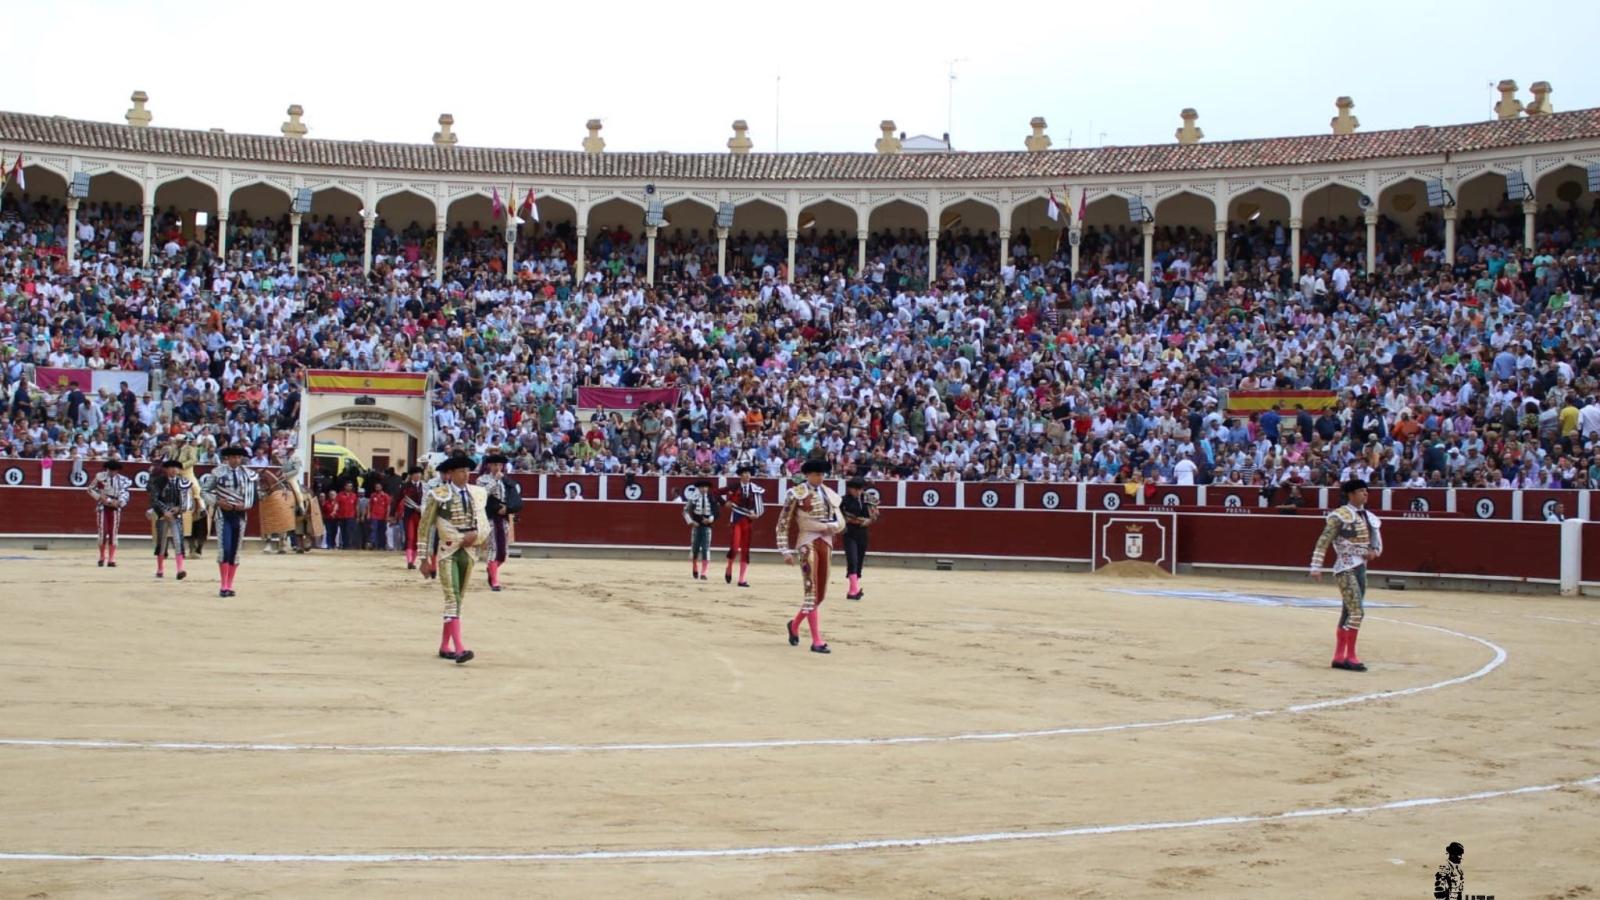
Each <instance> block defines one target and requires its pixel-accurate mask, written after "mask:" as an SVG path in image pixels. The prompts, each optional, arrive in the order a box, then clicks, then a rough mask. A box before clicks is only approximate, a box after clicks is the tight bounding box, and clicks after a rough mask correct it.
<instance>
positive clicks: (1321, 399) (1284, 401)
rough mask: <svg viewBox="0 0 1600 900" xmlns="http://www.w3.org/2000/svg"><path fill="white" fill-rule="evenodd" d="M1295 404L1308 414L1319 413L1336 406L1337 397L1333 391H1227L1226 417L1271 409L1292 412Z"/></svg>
mask: <svg viewBox="0 0 1600 900" xmlns="http://www.w3.org/2000/svg"><path fill="white" fill-rule="evenodd" d="M1297 403H1298V404H1299V405H1301V406H1303V407H1305V408H1306V411H1308V412H1321V411H1322V410H1325V409H1333V408H1334V407H1336V406H1338V405H1339V395H1338V394H1336V393H1334V392H1333V391H1229V392H1228V415H1230V416H1248V415H1249V414H1251V413H1253V412H1266V411H1267V410H1269V409H1272V408H1273V407H1281V408H1282V409H1284V410H1287V411H1289V412H1293V411H1294V407H1295V404H1297Z"/></svg>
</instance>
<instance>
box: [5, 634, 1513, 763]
mask: <svg viewBox="0 0 1600 900" xmlns="http://www.w3.org/2000/svg"><path fill="white" fill-rule="evenodd" d="M1367 618H1368V619H1369V620H1377V621H1382V622H1392V623H1394V624H1398V625H1409V626H1411V627H1413V628H1426V629H1428V630H1429V631H1437V632H1439V633H1441V634H1447V635H1450V636H1452V637H1458V638H1465V639H1467V640H1469V641H1474V642H1476V643H1479V644H1482V645H1483V646H1485V647H1488V648H1489V649H1490V650H1493V651H1494V658H1493V659H1491V660H1490V661H1489V662H1487V663H1484V664H1483V666H1481V667H1480V668H1478V669H1477V670H1476V671H1473V672H1469V673H1467V674H1466V675H1459V676H1457V677H1455V678H1448V679H1445V680H1444V681H1435V682H1433V683H1432V684H1424V685H1419V686H1417V687H1409V688H1397V689H1395V690H1392V691H1376V692H1373V693H1370V694H1356V695H1354V696H1351V697H1337V698H1334V699H1332V700H1318V701H1315V702H1312V703H1299V704H1295V705H1294V706H1285V707H1280V708H1277V709H1261V710H1245V711H1241V712H1228V713H1216V714H1214V715H1209V716H1191V717H1187V718H1181V719H1162V720H1158V721H1153V722H1119V723H1115V724H1109V725H1078V726H1068V727H1063V728H1043V729H1038V730H1035V731H980V732H967V733H960V734H923V735H905V736H900V737H866V738H775V739H770V740H747V741H686V742H681V743H628V744H476V745H474V744H463V745H450V744H279V743H246V742H225V741H132V740H95V739H72V738H0V747H63V748H68V749H76V750H160V751H171V750H192V751H215V752H229V751H244V752H256V753H389V754H445V753H614V752H624V751H634V752H641V751H655V750H768V749H780V748H787V747H870V746H891V745H899V744H949V743H959V742H984V741H1016V740H1025V739H1029V738H1044V737H1063V736H1068V735H1080V734H1107V733H1111V732H1118V731H1140V730H1145V729H1151V728H1173V727H1176V726H1181V725H1204V724H1209V723H1211V722H1233V721H1243V720H1246V719H1255V718H1261V717H1264V716H1276V715H1293V714H1296V713H1304V712H1315V711H1316V710H1322V709H1332V708H1334V707H1339V706H1350V705H1353V704H1356V703H1370V702H1372V701H1375V700H1388V699H1391V698H1394V697H1407V696H1410V695H1412V694H1421V693H1425V692H1427V691H1436V690H1439V689H1441V688H1447V687H1453V686H1455V685H1458V684H1465V683H1467V682H1469V681H1475V680H1477V679H1479V678H1482V677H1484V676H1485V675H1488V674H1489V673H1490V672H1493V671H1494V670H1495V669H1498V668H1499V667H1500V666H1501V664H1503V663H1504V662H1505V661H1506V651H1505V648H1504V647H1501V646H1500V645H1498V644H1495V643H1493V642H1491V641H1488V640H1485V639H1483V638H1480V637H1477V636H1475V635H1470V634H1464V633H1462V632H1459V631H1451V630H1450V629H1448V628H1440V627H1439V626H1437V625H1424V624H1422V623H1420V622H1404V621H1401V620H1399V619H1383V618H1379V617H1377V616H1368V617H1367Z"/></svg>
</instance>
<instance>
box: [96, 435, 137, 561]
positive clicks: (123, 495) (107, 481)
mask: <svg viewBox="0 0 1600 900" xmlns="http://www.w3.org/2000/svg"><path fill="white" fill-rule="evenodd" d="M132 488H133V480H132V479H130V478H129V477H128V476H126V475H124V474H122V463H120V462H118V461H117V460H114V459H108V460H106V461H105V465H104V466H103V467H102V471H101V472H100V474H98V475H96V476H94V481H93V482H91V483H90V484H89V496H90V497H93V498H94V530H95V534H96V535H97V536H98V537H99V541H98V543H99V545H100V562H99V563H97V565H101V566H111V567H112V568H116V566H117V533H118V532H119V531H120V530H121V529H122V510H123V507H126V506H127V505H128V492H129V491H130V490H131V489H132Z"/></svg>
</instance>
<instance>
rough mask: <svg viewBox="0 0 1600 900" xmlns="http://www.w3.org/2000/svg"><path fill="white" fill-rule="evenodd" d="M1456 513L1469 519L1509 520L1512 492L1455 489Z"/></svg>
mask: <svg viewBox="0 0 1600 900" xmlns="http://www.w3.org/2000/svg"><path fill="white" fill-rule="evenodd" d="M1455 491H1456V512H1457V513H1458V514H1460V515H1463V516H1466V517H1467V518H1469V519H1510V518H1511V498H1512V492H1511V491H1509V490H1506V489H1504V488H1488V489H1485V488H1456V489H1455Z"/></svg>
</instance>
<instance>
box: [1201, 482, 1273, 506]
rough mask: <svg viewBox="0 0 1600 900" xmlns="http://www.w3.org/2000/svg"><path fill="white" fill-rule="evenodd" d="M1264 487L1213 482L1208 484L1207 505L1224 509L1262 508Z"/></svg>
mask: <svg viewBox="0 0 1600 900" xmlns="http://www.w3.org/2000/svg"><path fill="white" fill-rule="evenodd" d="M1261 496H1262V489H1261V488H1259V487H1253V486H1249V485H1237V486H1236V485H1227V484H1212V485H1207V486H1206V503H1205V505H1206V506H1220V507H1222V508H1223V509H1261V508H1262V507H1261Z"/></svg>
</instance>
